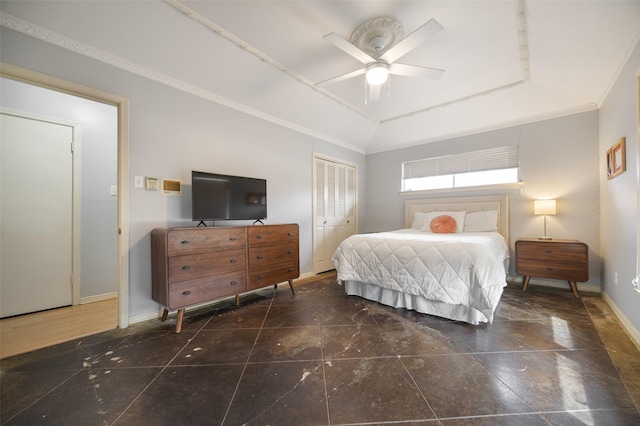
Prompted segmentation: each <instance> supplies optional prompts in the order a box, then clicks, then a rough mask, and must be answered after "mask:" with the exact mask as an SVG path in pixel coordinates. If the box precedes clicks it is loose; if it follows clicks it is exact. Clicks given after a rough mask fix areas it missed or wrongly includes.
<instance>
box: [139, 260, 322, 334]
mask: <svg viewBox="0 0 640 426" xmlns="http://www.w3.org/2000/svg"><path fill="white" fill-rule="evenodd" d="M313 276H315V275H314V273H313V272H306V273H304V274H302V275H300V277H298V278H297V279H295V280H293V283H294V285H295V283H296V281H298V280H303V279H306V278H311V277H313ZM281 286H287V287H289V283H288V282H286V281H285V282H282V283H279V284H278V287H281ZM265 288H266V287H263V288H261V289H259V290H256V291H260V290H264V289H265ZM243 294H249V293H243ZM235 297H236V296H235V295H234V296H229V297H223V298H221V299H216V300H214V301H211V302H205V303H201V304H199V305H193V306H189V307H188V308H185V312H189V311H193V310H194V309H200V308H203V307H205V306H210V305H215V304H216V303H220V302H223V301H225V300H229V299H235ZM163 311H164V308H162V307H160V308H158V310H157V311H152V312H147V313H144V314H140V315H136V316H133V317H129V324H137V323H141V322H144V321H150V320H156V319H158V318H160V317H161V316H162V312H163ZM176 312H177V311H173V312H170V313H169V316H175V315H176Z"/></svg>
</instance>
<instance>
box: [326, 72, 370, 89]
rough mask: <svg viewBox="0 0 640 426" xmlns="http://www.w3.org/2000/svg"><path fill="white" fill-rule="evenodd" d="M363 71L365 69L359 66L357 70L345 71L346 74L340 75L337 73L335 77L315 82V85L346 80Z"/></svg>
mask: <svg viewBox="0 0 640 426" xmlns="http://www.w3.org/2000/svg"><path fill="white" fill-rule="evenodd" d="M365 72H366V69H364V68H361V69H359V70H356V71H352V72H350V73H347V74H342V75H339V76H337V77H333V78H330V79H329V80H325V81H321V82H320V83H316V86H318V87H322V86H327V85H329V84H333V83H337V82H339V81H343V80H347V79H349V78H352V77H357V76H359V75H362V74H364V73H365Z"/></svg>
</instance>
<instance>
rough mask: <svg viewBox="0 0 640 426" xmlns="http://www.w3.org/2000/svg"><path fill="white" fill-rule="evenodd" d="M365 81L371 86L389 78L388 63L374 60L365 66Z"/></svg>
mask: <svg viewBox="0 0 640 426" xmlns="http://www.w3.org/2000/svg"><path fill="white" fill-rule="evenodd" d="M366 78H367V83H369V84H370V85H372V86H379V85H381V84H384V82H385V81H387V78H389V65H387V64H385V63H383V62H374V63H373V64H370V65H369V66H367V74H366Z"/></svg>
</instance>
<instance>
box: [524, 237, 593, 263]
mask: <svg viewBox="0 0 640 426" xmlns="http://www.w3.org/2000/svg"><path fill="white" fill-rule="evenodd" d="M516 252H517V254H516V256H517V257H518V259H521V258H526V259H536V260H556V261H570V262H582V263H585V262H586V261H587V250H586V245H585V244H582V243H550V242H530V241H517V242H516Z"/></svg>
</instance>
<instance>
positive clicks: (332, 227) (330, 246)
mask: <svg viewBox="0 0 640 426" xmlns="http://www.w3.org/2000/svg"><path fill="white" fill-rule="evenodd" d="M314 182H315V184H314V218H313V227H314V235H313V242H314V244H313V272H314V273H320V272H324V271H328V270H331V269H335V265H334V264H333V262H332V261H331V256H332V255H333V253H334V252H335V250H336V249H337V248H338V246H339V245H340V243H341V242H342V241H343V240H344V239H346V238H347V237H349V236H351V235H353V234H354V233H355V232H356V171H355V167H353V166H350V165H347V164H342V163H337V162H334V161H329V160H325V159H322V158H317V157H316V158H315V159H314Z"/></svg>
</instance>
